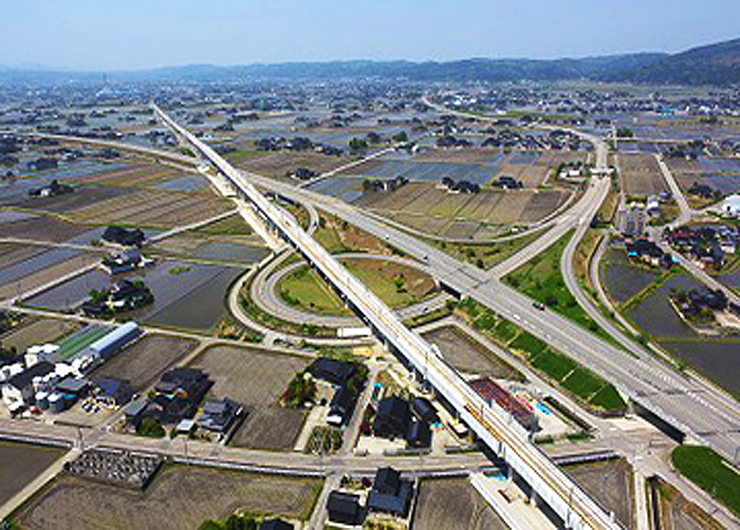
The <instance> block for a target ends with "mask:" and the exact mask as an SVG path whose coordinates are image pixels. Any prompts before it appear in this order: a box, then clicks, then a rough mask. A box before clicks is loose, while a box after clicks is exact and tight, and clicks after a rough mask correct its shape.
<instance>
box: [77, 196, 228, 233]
mask: <svg viewBox="0 0 740 530" xmlns="http://www.w3.org/2000/svg"><path fill="white" fill-rule="evenodd" d="M232 208H233V207H232V206H231V204H230V202H228V201H227V200H225V199H219V198H217V197H216V196H214V195H213V194H212V193H210V192H207V191H206V192H198V193H184V192H175V191H167V190H160V189H146V190H136V191H134V192H132V193H128V194H126V195H124V196H123V197H119V198H116V199H109V200H106V201H101V202H98V203H96V204H93V205H90V206H87V207H85V208H80V209H77V210H74V211H71V212H69V214H68V215H69V217H70V218H71V219H73V220H74V221H76V222H80V223H95V224H111V223H123V224H127V225H135V226H139V227H142V226H143V227H160V228H169V227H173V226H182V225H187V224H191V223H196V222H198V221H203V220H205V219H208V218H209V217H213V216H215V215H218V214H220V213H224V212H227V211H229V210H230V209H232Z"/></svg>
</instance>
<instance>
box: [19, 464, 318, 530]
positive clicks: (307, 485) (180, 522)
mask: <svg viewBox="0 0 740 530" xmlns="http://www.w3.org/2000/svg"><path fill="white" fill-rule="evenodd" d="M320 485H321V482H320V481H318V480H316V479H302V478H292V477H282V476H272V475H254V474H250V473H241V472H238V471H227V470H217V469H208V468H200V467H190V466H182V465H169V466H166V467H165V468H164V469H162V470H161V471H160V472H159V474H158V475H157V476H156V477H155V478H154V480H153V481H152V483H151V484H149V486H147V488H146V490H144V491H139V490H134V489H129V488H124V487H120V486H115V485H112V484H104V483H99V482H93V481H90V480H85V479H83V478H78V477H72V476H64V475H63V476H61V477H60V478H58V479H56V480H55V481H53V482H52V483H50V485H49V486H48V487H46V488H44V489H43V490H41V492H39V493H38V494H37V495H36V497H35V498H33V500H32V501H31V503H30V504H29V505H28V506H27V507H26V508H25V509H24V510H23V511H22V512H21V513H20V514H19V515H18V516H17V517H16V522H17V523H18V524H19V526H20V527H21V528H27V529H29V530H34V529H39V530H42V529H43V530H57V529H58V530H69V529H72V528H75V529H76V528H80V529H81V528H85V529H101V530H102V529H110V530H115V529H121V530H128V529H131V528H136V529H141V530H145V529H151V530H159V529H162V528H168V529H183V530H192V529H194V528H198V526H199V525H200V524H201V523H202V522H203V521H204V520H205V519H222V518H225V517H227V516H228V515H230V514H231V513H232V512H234V511H235V510H249V511H260V512H263V513H268V514H278V515H283V516H286V517H294V518H307V517H308V513H307V512H308V510H309V509H310V507H311V506H312V504H313V502H314V498H315V495H316V491H317V489H318V487H320Z"/></svg>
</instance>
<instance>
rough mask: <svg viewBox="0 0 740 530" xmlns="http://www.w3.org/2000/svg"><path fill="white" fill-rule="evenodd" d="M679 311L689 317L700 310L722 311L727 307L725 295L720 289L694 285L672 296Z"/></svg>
mask: <svg viewBox="0 0 740 530" xmlns="http://www.w3.org/2000/svg"><path fill="white" fill-rule="evenodd" d="M672 298H673V300H674V302H675V303H676V304H678V308H679V310H680V311H681V313H682V314H683V315H684V316H686V317H688V318H691V317H693V316H695V315H698V314H700V313H701V312H702V311H705V310H709V311H724V310H725V309H727V308H728V307H729V305H730V304H729V301H728V300H727V295H726V294H725V293H724V291H722V290H721V289H710V288H708V287H704V286H702V287H696V288H694V289H689V290H688V291H687V292H684V291H678V292H676V293H675V294H674V295H673V296H672Z"/></svg>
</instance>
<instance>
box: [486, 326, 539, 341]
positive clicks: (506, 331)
mask: <svg viewBox="0 0 740 530" xmlns="http://www.w3.org/2000/svg"><path fill="white" fill-rule="evenodd" d="M494 333H496V336H498V337H499V338H500V339H501V341H502V342H506V343H509V342H511V341H512V339H513V338H514V337H516V336H517V333H519V328H518V327H517V326H515V325H514V324H512V323H511V322H509V321H508V320H502V321H501V322H499V324H498V326H496V329H495V330H494ZM528 335H529V334H528ZM530 337H532V336H531V335H530ZM532 338H533V339H534V337H532ZM535 340H537V339H535ZM515 342H516V341H515Z"/></svg>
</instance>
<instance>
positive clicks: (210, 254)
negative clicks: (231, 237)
mask: <svg viewBox="0 0 740 530" xmlns="http://www.w3.org/2000/svg"><path fill="white" fill-rule="evenodd" d="M269 253H270V251H269V249H267V248H266V247H258V246H252V245H238V244H236V243H222V242H217V241H214V242H212V243H206V244H205V245H201V246H200V247H198V250H197V251H196V252H195V257H196V258H198V259H204V260H214V261H228V262H239V263H242V264H243V265H251V264H253V263H257V262H259V261H261V260H263V259H264V258H265V257H266V256H267V255H268V254H269Z"/></svg>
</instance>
